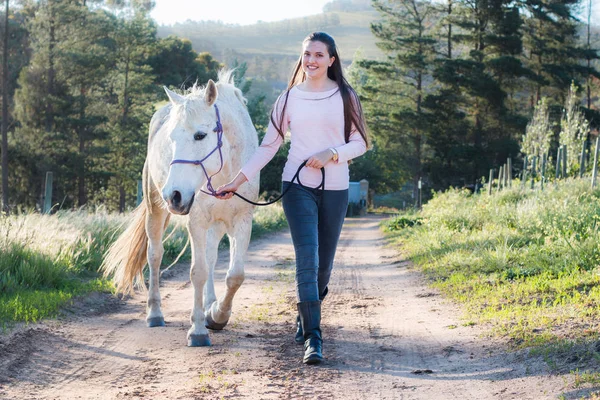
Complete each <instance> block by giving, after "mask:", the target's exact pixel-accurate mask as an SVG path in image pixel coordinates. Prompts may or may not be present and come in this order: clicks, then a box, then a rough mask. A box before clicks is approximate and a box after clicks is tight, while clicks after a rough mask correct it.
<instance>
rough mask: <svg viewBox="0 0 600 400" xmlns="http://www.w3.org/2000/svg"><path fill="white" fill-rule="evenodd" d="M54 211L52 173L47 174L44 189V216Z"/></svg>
mask: <svg viewBox="0 0 600 400" xmlns="http://www.w3.org/2000/svg"><path fill="white" fill-rule="evenodd" d="M50 210H52V172H46V185H45V187H44V208H43V212H44V214H50Z"/></svg>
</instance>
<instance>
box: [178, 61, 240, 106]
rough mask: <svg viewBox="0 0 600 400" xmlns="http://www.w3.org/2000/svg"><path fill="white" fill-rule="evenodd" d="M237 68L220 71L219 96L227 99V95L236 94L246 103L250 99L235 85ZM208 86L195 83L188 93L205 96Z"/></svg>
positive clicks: (192, 96) (194, 95)
mask: <svg viewBox="0 0 600 400" xmlns="http://www.w3.org/2000/svg"><path fill="white" fill-rule="evenodd" d="M234 71H235V69H221V70H220V71H219V73H218V75H217V76H218V80H217V82H216V84H217V89H218V90H219V98H220V99H223V100H224V99H226V98H227V97H229V96H231V95H234V96H235V97H236V98H237V99H238V100H239V101H241V102H242V104H244V105H246V103H247V102H248V100H246V98H245V97H244V95H243V94H242V91H241V90H240V89H238V88H237V87H235V82H234V75H233V73H234ZM205 91H206V86H200V85H198V82H196V83H194V86H192V87H191V88H189V89H188V90H187V91H186V92H187V93H186V94H187V95H188V96H189V97H190V98H203V97H204V92H205ZM232 98H233V97H232Z"/></svg>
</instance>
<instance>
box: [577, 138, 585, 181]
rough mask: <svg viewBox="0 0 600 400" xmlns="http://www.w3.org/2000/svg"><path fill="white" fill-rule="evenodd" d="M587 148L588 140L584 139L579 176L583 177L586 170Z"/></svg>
mask: <svg viewBox="0 0 600 400" xmlns="http://www.w3.org/2000/svg"><path fill="white" fill-rule="evenodd" d="M586 150H587V140H584V141H583V144H582V145H581V158H580V160H579V177H580V178H583V173H584V172H585V151H586Z"/></svg>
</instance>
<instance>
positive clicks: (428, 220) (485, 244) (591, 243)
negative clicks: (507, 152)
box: [391, 180, 600, 346]
mask: <svg viewBox="0 0 600 400" xmlns="http://www.w3.org/2000/svg"><path fill="white" fill-rule="evenodd" d="M599 216H600V191H598V190H595V191H590V189H589V183H588V182H584V181H582V180H567V181H561V182H560V183H558V184H557V186H556V187H555V188H548V189H546V190H545V191H543V192H542V191H520V190H519V189H516V188H515V189H507V190H505V191H503V192H501V193H499V194H494V195H492V196H488V195H486V194H481V195H472V194H471V193H470V192H469V191H465V190H459V189H453V190H449V191H447V192H445V193H438V194H436V195H435V197H434V198H433V199H432V200H431V201H430V202H429V203H428V204H426V205H424V206H423V211H422V213H421V215H420V217H421V218H422V222H423V223H422V225H419V226H415V227H413V228H407V229H402V228H401V226H399V228H400V230H398V231H397V233H396V234H395V235H396V237H397V238H398V240H399V241H400V242H401V243H402V244H403V251H406V252H408V255H409V256H410V258H411V259H412V260H414V261H415V262H416V263H417V264H418V265H419V268H420V269H421V270H422V271H423V272H424V273H425V274H426V276H427V277H428V278H429V279H431V281H432V283H433V284H434V285H435V286H437V287H439V288H440V289H441V290H443V291H444V292H445V293H447V294H448V295H449V296H451V297H452V298H453V299H455V300H457V301H459V302H461V303H464V304H465V305H466V308H467V314H468V319H469V320H472V319H474V318H475V319H478V320H479V321H480V322H485V323H489V324H491V325H492V327H493V331H494V332H496V333H497V334H499V335H503V336H504V335H506V336H508V337H509V338H511V339H512V340H513V342H514V344H515V345H518V346H528V345H532V344H541V343H546V342H549V341H550V342H552V341H557V340H558V339H561V338H577V337H579V338H584V337H587V336H589V335H594V334H595V333H594V332H597V321H598V316H599V315H598V312H599V311H598V310H600V290H599V289H600V278H599V276H598V273H597V268H598V265H599V263H600V247H599V246H598V241H597V237H598V233H599V232H598V231H599V229H600V224H599V222H600V217H599ZM391 225H393V224H391ZM584 325H587V326H588V327H589V329H579V327H580V326H584Z"/></svg>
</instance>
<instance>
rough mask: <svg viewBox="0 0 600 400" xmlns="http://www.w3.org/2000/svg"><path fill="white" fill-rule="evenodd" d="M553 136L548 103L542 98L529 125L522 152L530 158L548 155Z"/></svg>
mask: <svg viewBox="0 0 600 400" xmlns="http://www.w3.org/2000/svg"><path fill="white" fill-rule="evenodd" d="M552 135H553V132H552V129H551V125H550V114H549V111H548V101H547V99H546V98H542V99H541V100H540V101H539V102H538V104H537V106H535V109H534V111H533V117H531V121H529V124H527V130H526V132H525V135H524V136H523V143H522V144H521V152H522V153H523V154H526V155H527V156H529V157H531V156H536V157H541V156H542V154H548V152H549V151H550V142H551V140H552Z"/></svg>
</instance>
